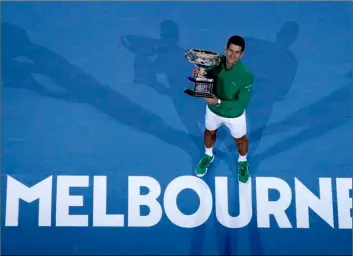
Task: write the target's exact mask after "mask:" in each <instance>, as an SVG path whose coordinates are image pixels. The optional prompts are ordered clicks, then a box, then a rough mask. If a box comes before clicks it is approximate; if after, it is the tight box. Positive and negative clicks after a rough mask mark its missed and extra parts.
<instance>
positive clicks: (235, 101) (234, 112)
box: [207, 58, 253, 118]
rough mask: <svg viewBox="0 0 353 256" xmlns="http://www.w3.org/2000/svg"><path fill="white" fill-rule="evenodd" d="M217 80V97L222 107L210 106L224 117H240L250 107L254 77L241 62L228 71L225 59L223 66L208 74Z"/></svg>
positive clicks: (215, 91) (209, 106)
mask: <svg viewBox="0 0 353 256" xmlns="http://www.w3.org/2000/svg"><path fill="white" fill-rule="evenodd" d="M207 76H208V77H214V78H215V82H216V83H215V89H214V93H215V95H216V96H217V97H218V98H219V99H220V100H221V104H220V105H210V104H209V105H208V108H209V109H210V110H211V111H212V112H214V113H215V114H217V115H219V116H222V117H230V118H233V117H238V116H240V115H242V114H243V113H244V111H245V109H246V107H247V106H248V104H249V102H250V99H251V95H252V83H253V75H252V73H251V72H250V70H249V69H248V67H246V66H245V65H244V64H243V63H242V62H241V61H240V60H239V61H238V62H237V63H236V64H234V65H233V66H232V68H231V69H229V70H227V69H226V66H225V58H223V60H222V62H221V64H220V65H219V66H217V67H215V68H213V69H211V70H209V71H208V72H207Z"/></svg>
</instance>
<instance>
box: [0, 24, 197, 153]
mask: <svg viewBox="0 0 353 256" xmlns="http://www.w3.org/2000/svg"><path fill="white" fill-rule="evenodd" d="M1 47H2V49H1V50H2V66H1V68H2V72H1V74H2V81H3V85H2V86H4V87H12V88H18V89H26V90H29V91H32V92H36V93H38V94H39V95H41V96H43V97H50V98H53V99H57V100H62V101H66V102H68V103H75V104H88V105H90V106H91V107H93V108H95V109H96V110H97V111H99V112H101V113H103V114H105V115H108V116H110V117H112V118H113V119H115V120H116V121H117V122H119V123H122V124H124V125H127V126H129V127H130V128H132V129H135V130H138V131H139V132H142V133H146V134H149V135H152V136H154V137H156V138H158V139H160V140H162V141H164V142H166V143H168V144H171V145H173V146H175V147H178V148H180V149H181V150H183V151H186V152H187V153H188V154H189V155H190V157H194V158H196V157H199V155H198V154H197V153H198V149H197V148H195V147H194V148H193V143H192V142H193V141H195V140H197V138H196V136H193V135H190V134H188V133H185V132H182V131H180V130H177V129H174V128H173V127H170V126H168V125H167V124H166V123H165V122H164V121H163V120H162V118H161V117H160V116H158V115H157V114H155V113H153V112H151V111H149V110H147V109H145V108H143V107H142V106H140V105H138V104H137V103H135V102H133V101H131V100H130V99H129V98H127V97H126V96H124V95H122V94H120V93H119V92H116V91H114V90H112V89H111V88H110V87H108V86H106V85H102V84H100V83H99V82H98V81H97V80H96V79H95V78H94V77H92V76H90V75H89V74H87V73H86V72H85V71H83V70H82V69H80V68H79V67H77V66H75V65H73V64H71V63H70V62H69V61H67V60H66V59H65V58H63V57H62V56H60V55H58V54H57V53H55V52H53V51H51V50H49V49H48V48H46V47H44V46H41V45H37V44H34V43H32V42H31V39H30V38H29V36H28V34H27V33H26V31H25V30H24V29H23V28H21V27H19V26H17V25H14V24H11V23H7V22H4V23H2V46H1ZM184 66H185V65H184ZM35 74H39V75H44V76H46V77H48V78H50V79H51V80H52V81H54V82H55V83H56V84H57V85H59V86H60V87H61V89H62V90H61V92H55V91H52V90H50V89H48V88H47V87H46V86H45V85H44V84H41V83H40V82H38V81H37V80H36V79H35V76H34V75H35ZM179 81H180V80H179ZM117 102H119V104H117ZM127 113H128V114H127ZM134 143H138V142H137V141H136V142H134ZM136 146H138V144H137V145H136Z"/></svg>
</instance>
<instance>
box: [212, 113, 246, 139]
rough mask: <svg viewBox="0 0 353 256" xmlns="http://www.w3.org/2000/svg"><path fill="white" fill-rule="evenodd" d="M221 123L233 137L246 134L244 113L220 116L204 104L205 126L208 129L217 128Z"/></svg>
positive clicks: (213, 129)
mask: <svg viewBox="0 0 353 256" xmlns="http://www.w3.org/2000/svg"><path fill="white" fill-rule="evenodd" d="M221 125H225V126H226V127H228V129H229V131H230V133H231V135H232V137H233V138H236V139H237V138H240V137H243V136H244V135H245V134H246V129H247V128H246V114H245V111H244V113H243V114H242V115H241V116H239V117H235V118H227V117H221V116H218V115H216V114H215V113H213V112H212V111H211V110H210V109H209V108H208V106H206V118H205V126H206V129H207V130H209V131H215V130H217V129H218V128H219V127H220V126H221Z"/></svg>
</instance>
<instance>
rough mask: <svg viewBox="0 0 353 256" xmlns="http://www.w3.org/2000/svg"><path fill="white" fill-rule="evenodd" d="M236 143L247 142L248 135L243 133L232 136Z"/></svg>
mask: <svg viewBox="0 0 353 256" xmlns="http://www.w3.org/2000/svg"><path fill="white" fill-rule="evenodd" d="M233 139H234V140H235V142H236V143H237V144H243V143H247V142H249V139H248V136H247V135H246V134H245V135H243V136H241V137H239V138H233Z"/></svg>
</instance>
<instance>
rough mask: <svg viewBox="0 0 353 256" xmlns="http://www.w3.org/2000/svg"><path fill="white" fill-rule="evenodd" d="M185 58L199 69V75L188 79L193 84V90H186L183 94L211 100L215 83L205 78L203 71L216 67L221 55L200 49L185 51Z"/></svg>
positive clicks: (211, 79)
mask: <svg viewBox="0 0 353 256" xmlns="http://www.w3.org/2000/svg"><path fill="white" fill-rule="evenodd" d="M185 57H186V58H187V60H188V61H189V62H190V63H192V64H194V65H195V66H196V67H199V68H200V73H199V75H198V76H196V77H188V79H189V80H190V81H191V82H193V83H194V90H191V89H186V90H185V91H184V92H185V93H186V94H188V95H190V96H193V97H202V98H213V97H214V94H213V91H214V85H215V83H214V82H215V81H214V78H212V77H206V76H205V73H206V72H205V70H206V69H210V68H213V67H215V66H218V65H219V63H220V62H221V60H222V55H221V54H219V53H217V52H212V51H206V50H201V49H188V50H186V51H185Z"/></svg>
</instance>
